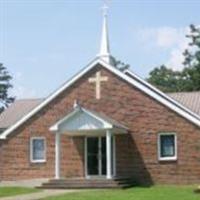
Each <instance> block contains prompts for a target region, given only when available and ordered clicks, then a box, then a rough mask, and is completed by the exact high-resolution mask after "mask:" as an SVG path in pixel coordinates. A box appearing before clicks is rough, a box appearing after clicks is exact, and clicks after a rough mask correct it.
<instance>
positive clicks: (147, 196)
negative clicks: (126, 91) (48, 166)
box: [44, 186, 200, 200]
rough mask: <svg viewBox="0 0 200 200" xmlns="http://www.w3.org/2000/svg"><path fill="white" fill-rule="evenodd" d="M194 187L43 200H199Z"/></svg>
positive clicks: (94, 192)
mask: <svg viewBox="0 0 200 200" xmlns="http://www.w3.org/2000/svg"><path fill="white" fill-rule="evenodd" d="M195 188H196V187H195V186H153V187H149V188H144V187H134V188H131V189H126V190H90V191H82V192H76V193H69V194H64V195H61V196H57V197H50V198H45V199H44V200H125V199H127V200H200V194H196V193H194V192H193V190H194V189H195Z"/></svg>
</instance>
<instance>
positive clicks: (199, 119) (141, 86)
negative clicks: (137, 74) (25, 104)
mask: <svg viewBox="0 0 200 200" xmlns="http://www.w3.org/2000/svg"><path fill="white" fill-rule="evenodd" d="M97 64H101V65H102V66H103V67H105V68H106V69H108V70H110V71H111V72H113V73H114V74H116V75H118V76H119V77H121V78H122V79H124V80H126V81H127V82H128V83H130V84H132V85H133V86H135V87H137V88H138V89H140V90H141V91H143V92H144V93H146V94H148V95H149V96H151V97H152V98H154V99H156V100H157V101H158V102H160V103H162V104H164V105H165V106H167V107H168V108H170V109H172V110H174V111H175V112H177V113H178V114H180V115H181V116H183V117H184V118H186V119H188V120H189V121H191V122H193V123H194V124H196V125H197V126H200V117H195V114H193V113H192V112H191V111H190V112H186V108H185V109H181V108H179V107H178V106H177V105H178V104H177V102H176V103H174V104H173V103H172V102H170V101H169V100H167V99H165V98H164V97H163V96H161V95H159V94H158V93H157V92H156V91H153V90H151V89H149V88H148V87H147V86H146V85H145V84H144V83H143V84H142V83H140V82H138V81H136V80H134V79H133V78H131V77H129V76H128V75H126V74H124V73H122V72H121V71H119V70H118V69H116V68H115V67H113V66H111V65H109V64H108V63H106V62H104V61H103V60H101V59H99V58H98V59H95V60H93V61H92V62H91V63H90V64H89V65H87V66H86V67H85V68H84V69H83V70H81V71H80V72H79V73H77V74H76V75H75V76H73V77H72V78H71V79H70V80H69V81H67V82H66V83H65V84H63V86H61V87H60V88H59V89H58V90H56V91H55V92H54V93H52V94H51V95H50V96H49V97H47V98H46V99H45V100H44V101H43V102H42V103H41V104H39V105H38V106H37V107H36V108H34V109H33V110H32V111H30V112H29V113H28V114H27V115H25V116H24V117H23V118H22V119H20V120H19V121H17V122H16V123H15V124H14V125H13V126H11V127H10V128H8V129H7V130H5V131H4V132H3V133H2V134H1V135H0V139H6V137H7V135H9V134H10V133H11V132H12V131H14V130H15V129H16V128H18V127H19V126H20V125H21V124H23V123H24V122H25V121H26V120H28V119H29V118H30V117H32V116H33V115H34V114H35V113H37V112H38V111H40V110H41V109H42V108H43V107H44V106H46V105H47V104H48V103H49V102H50V101H51V100H53V99H54V98H56V97H57V96H58V95H59V94H60V93H61V92H63V91H64V90H65V89H67V88H68V87H69V86H71V85H72V84H73V83H74V82H75V81H76V80H78V79H79V78H80V77H82V76H83V75H84V74H85V73H87V72H88V71H89V70H90V69H92V68H93V67H95V66H96V65H97Z"/></svg>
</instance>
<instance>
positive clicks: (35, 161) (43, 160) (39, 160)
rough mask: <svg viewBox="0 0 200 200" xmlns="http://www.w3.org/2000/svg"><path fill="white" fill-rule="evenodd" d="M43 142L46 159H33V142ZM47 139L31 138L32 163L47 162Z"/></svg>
mask: <svg viewBox="0 0 200 200" xmlns="http://www.w3.org/2000/svg"><path fill="white" fill-rule="evenodd" d="M34 140H43V141H44V159H37V160H36V159H33V141H34ZM46 146H47V145H46V138H45V137H31V138H30V162H31V163H44V162H46Z"/></svg>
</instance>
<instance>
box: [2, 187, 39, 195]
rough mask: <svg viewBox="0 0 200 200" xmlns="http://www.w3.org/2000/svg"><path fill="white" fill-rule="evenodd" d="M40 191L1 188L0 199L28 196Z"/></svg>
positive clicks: (23, 188) (22, 188) (21, 188)
mask: <svg viewBox="0 0 200 200" xmlns="http://www.w3.org/2000/svg"><path fill="white" fill-rule="evenodd" d="M38 191H40V190H38V189H34V188H25V187H0V197H7V196H15V195H19V194H28V193H33V192H38Z"/></svg>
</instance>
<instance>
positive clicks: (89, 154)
mask: <svg viewBox="0 0 200 200" xmlns="http://www.w3.org/2000/svg"><path fill="white" fill-rule="evenodd" d="M86 170H87V172H86V175H87V176H89V177H90V176H105V175H106V137H86Z"/></svg>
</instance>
